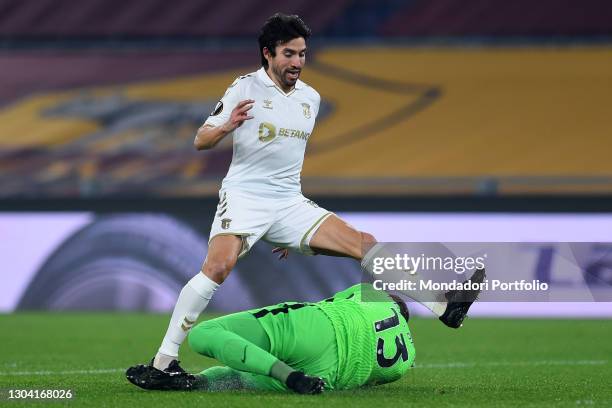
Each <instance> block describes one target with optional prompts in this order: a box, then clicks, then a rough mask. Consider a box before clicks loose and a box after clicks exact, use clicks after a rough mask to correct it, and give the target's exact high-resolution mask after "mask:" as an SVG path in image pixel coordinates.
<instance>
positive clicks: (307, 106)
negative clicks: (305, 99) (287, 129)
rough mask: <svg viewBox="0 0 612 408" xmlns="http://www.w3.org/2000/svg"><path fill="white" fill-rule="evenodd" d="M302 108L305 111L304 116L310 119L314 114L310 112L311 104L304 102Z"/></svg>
mask: <svg viewBox="0 0 612 408" xmlns="http://www.w3.org/2000/svg"><path fill="white" fill-rule="evenodd" d="M302 109H303V110H302V113H304V117H305V118H306V119H310V117H311V116H312V115H311V114H310V105H309V104H307V103H303V104H302Z"/></svg>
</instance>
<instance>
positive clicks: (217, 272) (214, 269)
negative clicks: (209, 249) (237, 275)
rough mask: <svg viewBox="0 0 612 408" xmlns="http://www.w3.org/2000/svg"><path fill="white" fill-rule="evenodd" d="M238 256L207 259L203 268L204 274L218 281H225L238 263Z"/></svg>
mask: <svg viewBox="0 0 612 408" xmlns="http://www.w3.org/2000/svg"><path fill="white" fill-rule="evenodd" d="M236 261H237V258H236V257H226V258H221V259H207V260H206V262H205V263H204V267H203V268H202V272H203V273H204V275H206V276H208V277H209V278H210V279H211V280H213V281H215V282H216V283H219V284H220V283H223V281H225V279H226V278H227V276H228V275H229V274H230V272H231V271H232V269H233V268H234V265H236Z"/></svg>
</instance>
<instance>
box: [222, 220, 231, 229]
mask: <svg viewBox="0 0 612 408" xmlns="http://www.w3.org/2000/svg"><path fill="white" fill-rule="evenodd" d="M231 222H232V219H231V218H224V219H222V220H221V228H223V229H228V228H229V227H230V223H231Z"/></svg>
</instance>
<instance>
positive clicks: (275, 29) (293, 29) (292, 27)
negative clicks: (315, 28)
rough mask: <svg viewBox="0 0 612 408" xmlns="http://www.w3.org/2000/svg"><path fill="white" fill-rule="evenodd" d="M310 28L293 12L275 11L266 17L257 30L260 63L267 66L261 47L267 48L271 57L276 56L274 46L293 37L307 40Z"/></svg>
mask: <svg viewBox="0 0 612 408" xmlns="http://www.w3.org/2000/svg"><path fill="white" fill-rule="evenodd" d="M310 34H311V31H310V28H308V26H307V25H306V23H304V21H302V19H301V18H300V17H298V16H297V15H295V14H292V15H288V14H283V13H276V14H274V15H273V16H272V17H270V18H268V19H267V20H266V22H265V23H264V25H263V27H261V30H260V31H259V37H258V39H257V40H258V42H259V54H260V56H261V65H263V66H264V68H266V69H267V68H268V60H266V58H265V57H264V55H263V49H264V48H267V49H268V51H270V54H272V56H273V57H275V56H276V46H277V45H279V44H285V43H287V42H289V41H291V40H293V39H294V38H299V37H302V38H304V40H308V38H309V37H310Z"/></svg>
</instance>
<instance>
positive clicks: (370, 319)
mask: <svg viewBox="0 0 612 408" xmlns="http://www.w3.org/2000/svg"><path fill="white" fill-rule="evenodd" d="M317 305H318V307H319V308H320V309H321V310H323V312H324V313H325V314H326V315H327V316H328V317H329V318H330V320H331V321H332V324H333V326H334V330H335V332H336V342H337V347H338V360H339V367H338V380H337V384H336V388H338V389H346V388H354V387H359V386H363V385H376V384H384V383H388V382H392V381H396V380H397V379H399V378H400V377H401V376H402V375H403V374H404V373H405V372H406V371H407V370H408V369H409V368H410V367H411V366H412V364H413V363H414V358H415V349H414V343H413V341H412V335H411V334H410V328H409V327H408V322H406V319H404V317H403V316H402V315H401V314H400V309H399V306H398V305H397V304H396V303H395V302H394V301H393V299H391V297H389V295H387V294H386V293H384V292H381V291H377V290H375V289H374V288H373V287H372V285H369V284H359V285H355V286H352V287H350V288H348V289H346V290H343V291H341V292H338V293H336V294H335V295H334V296H333V297H332V298H329V299H326V300H324V301H321V302H319V303H317Z"/></svg>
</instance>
